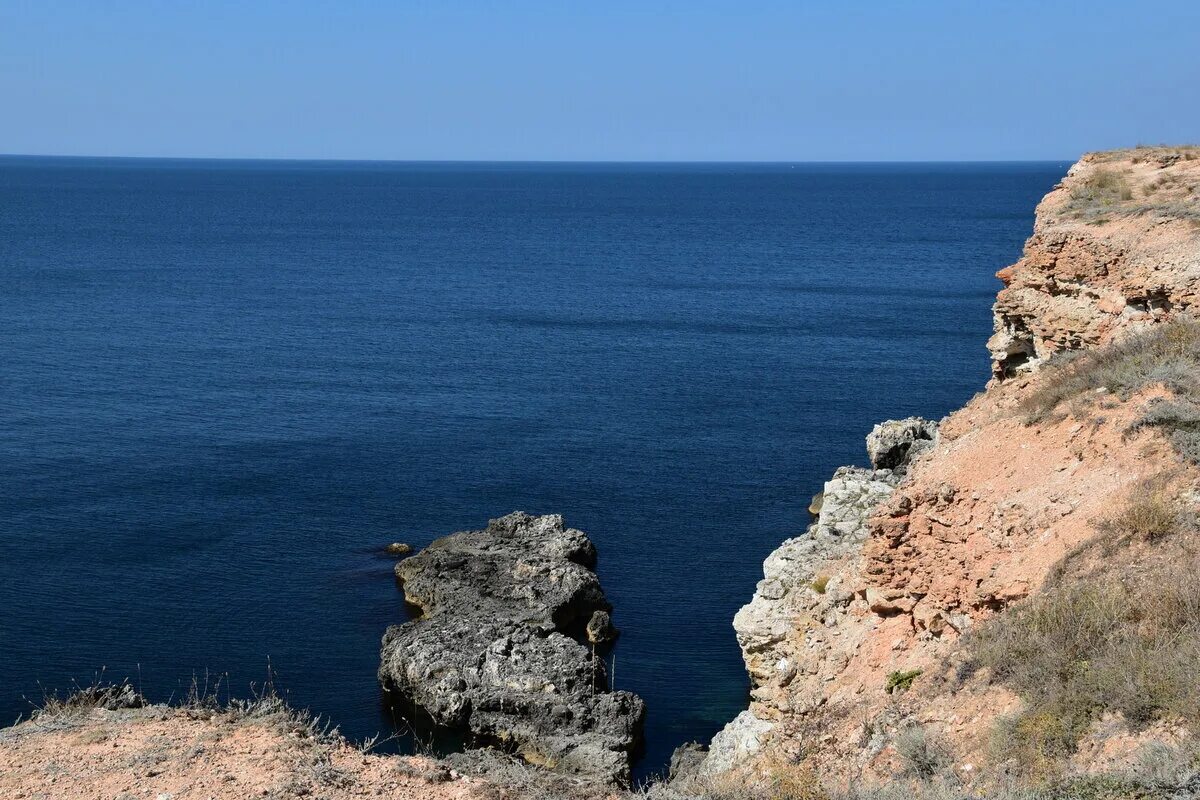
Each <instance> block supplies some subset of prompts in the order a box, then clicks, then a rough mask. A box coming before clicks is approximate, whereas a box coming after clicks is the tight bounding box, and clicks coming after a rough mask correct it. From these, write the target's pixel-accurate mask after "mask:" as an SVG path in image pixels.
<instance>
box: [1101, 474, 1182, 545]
mask: <svg viewBox="0 0 1200 800" xmlns="http://www.w3.org/2000/svg"><path fill="white" fill-rule="evenodd" d="M1185 526H1186V522H1185V520H1184V512H1183V507H1182V504H1181V503H1180V501H1179V497H1178V496H1177V494H1176V490H1175V488H1174V486H1173V485H1172V480H1171V477H1170V476H1169V475H1167V474H1163V475H1158V476H1155V477H1154V478H1151V479H1149V480H1146V481H1143V482H1142V483H1141V484H1139V485H1138V487H1137V488H1136V489H1135V490H1134V494H1133V497H1132V498H1131V499H1130V501H1129V504H1128V505H1127V506H1125V508H1124V509H1123V510H1122V511H1121V513H1119V514H1117V515H1116V516H1115V517H1112V518H1110V519H1106V520H1103V521H1102V522H1101V523H1100V524H1099V525H1098V528H1099V530H1100V533H1101V535H1102V536H1106V537H1108V540H1109V541H1110V542H1111V543H1112V544H1116V545H1120V544H1126V543H1128V542H1130V541H1132V540H1139V541H1143V542H1157V541H1160V540H1162V539H1165V538H1167V537H1168V536H1170V535H1172V534H1175V533H1179V532H1180V531H1182V530H1183V529H1184V528H1185Z"/></svg>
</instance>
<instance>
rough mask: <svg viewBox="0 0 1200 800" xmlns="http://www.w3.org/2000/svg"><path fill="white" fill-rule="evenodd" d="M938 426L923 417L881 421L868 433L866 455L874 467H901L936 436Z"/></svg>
mask: <svg viewBox="0 0 1200 800" xmlns="http://www.w3.org/2000/svg"><path fill="white" fill-rule="evenodd" d="M937 429H938V424H937V423H936V422H933V421H931V420H927V419H923V418H921V417H909V418H907V419H889V420H887V421H886V422H881V423H879V424H878V425H876V426H875V427H874V428H873V429H872V430H871V432H870V433H868V434H867V456H868V457H869V458H870V459H871V464H872V465H873V466H874V467H875V469H899V468H900V467H901V466H903V465H904V464H905V463H907V462H908V461H911V460H912V459H913V458H914V457H915V456H916V455H917V452H918V451H920V450H922V449H924V448H925V447H928V446H930V445H931V444H932V443H933V442H934V441H935V440H936V439H937Z"/></svg>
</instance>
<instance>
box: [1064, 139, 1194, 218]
mask: <svg viewBox="0 0 1200 800" xmlns="http://www.w3.org/2000/svg"><path fill="white" fill-rule="evenodd" d="M1197 159H1200V149H1198V148H1197V147H1196V146H1195V145H1179V146H1166V145H1163V146H1157V147H1142V146H1139V147H1137V148H1134V149H1132V150H1114V151H1111V152H1107V153H1102V154H1096V155H1093V156H1092V161H1093V163H1098V164H1100V165H1102V166H1097V167H1095V168H1094V169H1093V171H1092V172H1091V174H1090V175H1087V176H1086V177H1085V178H1083V179H1081V180H1080V181H1078V182H1077V183H1076V184H1075V185H1074V186H1072V188H1071V193H1070V197H1069V199H1068V202H1067V204H1066V205H1065V207H1064V209H1063V210H1064V213H1065V214H1066V215H1067V216H1068V217H1072V218H1074V219H1078V220H1082V221H1085V222H1088V223H1092V224H1102V223H1104V222H1107V221H1108V220H1109V219H1111V218H1114V217H1122V216H1146V215H1153V216H1157V217H1160V218H1163V219H1183V220H1192V221H1200V185H1198V182H1197V181H1196V179H1195V178H1194V176H1193V173H1194V170H1191V169H1187V170H1179V169H1175V167H1176V165H1179V164H1186V163H1187V162H1190V161H1195V160H1197ZM1124 161H1129V162H1131V163H1133V164H1150V165H1153V166H1155V167H1157V169H1156V170H1155V171H1154V172H1153V173H1151V174H1152V177H1150V178H1149V179H1146V178H1144V177H1142V178H1138V177H1136V176H1135V174H1134V173H1133V171H1131V170H1129V169H1128V168H1127V167H1125V166H1123V165H1122V164H1120V163H1119V162H1124ZM1142 172H1143V173H1144V172H1145V170H1142Z"/></svg>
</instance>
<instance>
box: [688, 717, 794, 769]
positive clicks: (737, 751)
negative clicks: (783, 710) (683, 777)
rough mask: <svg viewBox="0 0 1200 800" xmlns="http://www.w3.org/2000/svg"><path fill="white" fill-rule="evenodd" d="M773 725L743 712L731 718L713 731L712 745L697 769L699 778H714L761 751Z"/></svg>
mask: <svg viewBox="0 0 1200 800" xmlns="http://www.w3.org/2000/svg"><path fill="white" fill-rule="evenodd" d="M774 727H775V726H774V725H773V724H772V723H770V722H768V721H766V720H762V719H759V718H758V717H756V716H754V714H753V713H752V712H750V711H743V712H742V713H740V714H738V715H737V716H736V717H734V718H733V721H732V722H730V723H729V724H728V725H726V726H725V727H724V728H722V729H721V730H720V731H718V732H717V735H716V736H714V737H713V740H712V744H710V745H709V746H708V755H707V756H705V758H704V761H703V762H701V763H700V765H699V766H698V767H697V769H696V772H697V773H698V774H700V775H715V774H717V773H721V772H728V771H729V770H730V769H733V768H734V767H735V766H737V765H738V764H741V763H744V762H745V761H746V760H747V759H748V758H750V757H751V756H753V755H754V754H755V753H757V752H758V751H759V750H760V749H762V745H763V740H764V738H765V737H766V735H767V734H768V733H770V731H771V729H772V728H774Z"/></svg>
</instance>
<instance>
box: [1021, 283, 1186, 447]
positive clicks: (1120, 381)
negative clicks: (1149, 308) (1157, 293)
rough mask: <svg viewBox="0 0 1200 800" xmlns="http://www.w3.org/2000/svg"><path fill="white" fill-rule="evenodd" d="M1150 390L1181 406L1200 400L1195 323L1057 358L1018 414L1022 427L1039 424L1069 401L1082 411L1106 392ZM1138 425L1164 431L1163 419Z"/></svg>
mask: <svg viewBox="0 0 1200 800" xmlns="http://www.w3.org/2000/svg"><path fill="white" fill-rule="evenodd" d="M1150 302H1151V299H1147V303H1150ZM1153 385H1162V386H1164V387H1166V389H1168V390H1169V391H1170V392H1172V393H1174V395H1175V396H1176V397H1177V398H1180V402H1186V403H1190V398H1192V397H1200V323H1198V321H1195V320H1194V319H1189V318H1183V319H1178V320H1172V321H1169V323H1163V324H1159V325H1153V326H1151V327H1148V329H1147V330H1145V331H1139V332H1136V333H1132V335H1129V336H1127V337H1124V338H1123V339H1121V341H1118V342H1115V343H1112V344H1109V345H1108V347H1103V348H1098V349H1094V350H1081V351H1079V350H1076V351H1072V353H1067V354H1063V355H1061V356H1057V357H1056V359H1054V360H1051V362H1050V365H1048V366H1046V368H1045V369H1044V371H1043V378H1042V383H1040V386H1039V387H1038V389H1037V390H1036V391H1033V392H1032V393H1031V395H1030V396H1028V397H1027V398H1026V399H1025V401H1024V402H1022V403H1021V404H1020V410H1021V411H1022V413H1024V415H1025V420H1026V422H1028V423H1033V422H1039V421H1042V420H1045V419H1048V417H1050V416H1051V415H1052V414H1054V413H1055V411H1057V410H1058V409H1060V408H1061V407H1062V405H1063V404H1066V403H1068V402H1072V401H1075V402H1079V403H1080V407H1082V405H1086V403H1087V402H1090V401H1091V399H1093V398H1096V397H1098V396H1103V395H1105V393H1110V392H1111V393H1116V395H1117V396H1120V397H1122V398H1128V397H1129V396H1132V395H1134V393H1135V392H1138V391H1140V390H1142V389H1146V387H1150V386H1153ZM1196 416H1198V417H1200V409H1196ZM1142 425H1147V426H1148V425H1157V426H1159V427H1168V420H1166V419H1163V420H1160V421H1150V420H1147V421H1145V422H1142ZM1188 425H1193V423H1192V422H1188Z"/></svg>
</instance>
